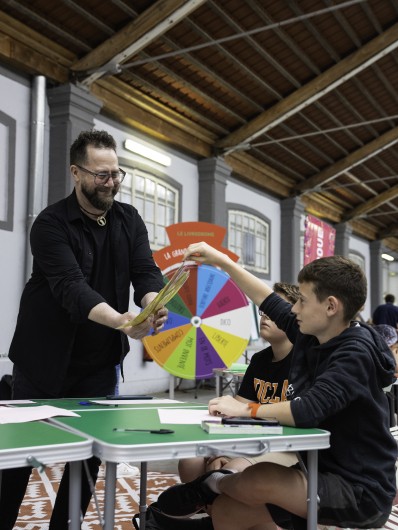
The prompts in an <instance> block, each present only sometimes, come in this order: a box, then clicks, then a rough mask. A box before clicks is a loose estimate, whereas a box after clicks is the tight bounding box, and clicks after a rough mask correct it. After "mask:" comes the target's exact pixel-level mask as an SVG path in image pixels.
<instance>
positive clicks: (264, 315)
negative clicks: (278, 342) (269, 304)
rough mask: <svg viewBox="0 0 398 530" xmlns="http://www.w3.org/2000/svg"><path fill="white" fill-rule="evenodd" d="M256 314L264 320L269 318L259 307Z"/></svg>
mask: <svg viewBox="0 0 398 530" xmlns="http://www.w3.org/2000/svg"><path fill="white" fill-rule="evenodd" d="M258 314H259V315H260V317H264V318H265V319H266V320H271V319H270V318H269V316H268V315H266V314H265V313H264V311H261V309H259V310H258Z"/></svg>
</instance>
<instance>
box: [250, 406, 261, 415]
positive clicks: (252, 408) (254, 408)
mask: <svg viewBox="0 0 398 530" xmlns="http://www.w3.org/2000/svg"><path fill="white" fill-rule="evenodd" d="M248 406H249V409H250V416H251V417H252V418H257V411H258V409H259V408H260V407H261V403H248Z"/></svg>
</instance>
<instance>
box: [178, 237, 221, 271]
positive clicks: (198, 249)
mask: <svg viewBox="0 0 398 530" xmlns="http://www.w3.org/2000/svg"><path fill="white" fill-rule="evenodd" d="M183 259H184V261H185V260H189V261H196V262H197V263H206V264H207V265H214V266H216V267H222V265H223V264H225V263H227V262H228V261H230V258H229V257H228V256H227V255H226V254H223V253H222V252H220V251H219V250H216V249H215V248H213V247H211V246H210V245H209V244H207V243H204V242H203V241H202V242H201V243H192V245H189V247H188V248H187V250H186V251H185V254H184V258H183Z"/></svg>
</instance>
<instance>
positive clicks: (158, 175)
mask: <svg viewBox="0 0 398 530" xmlns="http://www.w3.org/2000/svg"><path fill="white" fill-rule="evenodd" d="M119 165H120V167H121V168H122V169H124V170H125V171H126V172H127V173H130V174H132V179H134V173H135V174H137V173H138V175H139V176H140V177H143V178H144V179H146V178H148V179H152V180H154V181H155V182H156V183H157V184H161V185H163V186H164V187H165V188H166V189H167V188H169V189H172V191H173V192H175V193H176V195H177V198H176V202H175V209H176V213H175V216H174V219H175V220H174V223H179V222H181V210H182V185H181V184H180V183H179V182H177V181H176V180H175V179H173V178H172V177H170V176H169V175H166V174H165V173H163V172H161V171H157V170H156V169H154V168H153V167H148V166H147V165H145V164H140V163H137V162H136V161H132V160H129V159H127V158H119ZM121 188H123V183H122V185H121ZM133 191H134V190H133V188H131V201H130V202H129V203H128V204H131V205H132V206H134V207H135V208H137V206H136V205H135V204H134V201H133V198H134V195H133ZM117 200H120V198H119V199H117ZM155 204H156V197H155ZM137 210H138V212H139V213H140V211H139V209H138V208H137ZM140 215H141V213H140ZM143 220H144V223H145V225H147V223H146V221H145V219H144V217H143ZM174 223H170V224H174ZM157 226H158V225H157V222H156V215H155V223H154V241H153V242H152V241H151V240H150V241H149V244H150V247H151V250H153V251H156V250H160V249H162V248H164V247H165V246H167V245H168V244H169V239H168V236H167V232H166V233H165V238H164V240H165V243H164V244H163V243H159V244H157V243H156V239H157V236H156V231H157ZM167 226H170V225H167ZM164 228H166V226H164ZM148 236H149V234H148Z"/></svg>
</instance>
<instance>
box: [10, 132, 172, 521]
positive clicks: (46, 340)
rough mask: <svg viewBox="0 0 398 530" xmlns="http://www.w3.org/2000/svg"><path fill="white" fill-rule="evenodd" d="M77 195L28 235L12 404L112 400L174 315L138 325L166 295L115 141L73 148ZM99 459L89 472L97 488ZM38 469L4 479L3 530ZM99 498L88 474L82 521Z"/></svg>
mask: <svg viewBox="0 0 398 530" xmlns="http://www.w3.org/2000/svg"><path fill="white" fill-rule="evenodd" d="M70 163H71V165H70V172H71V176H72V177H73V179H74V183H75V186H74V190H73V192H72V194H71V195H70V196H69V197H67V198H66V199H63V200H61V201H59V202H57V203H56V204H53V205H50V206H48V207H47V208H45V209H44V210H43V211H42V212H41V213H40V214H39V216H38V217H37V219H36V221H35V222H34V224H33V226H32V230H31V234H30V243H31V249H32V254H33V271H32V276H31V278H30V279H29V281H28V283H27V284H26V286H25V289H24V291H23V293H22V298H21V303H20V309H19V315H18V319H17V325H16V329H15V333H14V337H13V340H12V343H11V346H10V352H9V356H10V359H11V360H12V361H13V363H14V369H13V378H12V397H13V399H25V398H28V399H39V398H45V399H47V398H60V397H64V398H70V397H98V396H104V395H107V394H113V393H114V390H115V385H116V381H117V379H116V378H117V375H116V366H117V365H119V364H120V363H122V361H123V358H124V357H125V355H126V354H127V352H128V351H129V342H128V337H130V338H132V339H142V338H143V337H144V336H145V335H147V334H148V333H149V331H150V329H151V327H152V328H153V332H154V333H157V332H158V330H159V329H160V328H161V327H162V326H163V324H164V322H165V320H166V319H167V310H166V309H165V308H162V309H160V310H159V311H158V312H157V314H156V315H154V316H153V317H149V318H148V319H147V320H146V321H144V322H142V323H141V324H139V325H137V326H134V327H127V328H125V329H123V330H121V331H119V330H117V328H118V327H119V326H121V325H122V324H125V323H126V322H128V321H130V320H132V319H134V318H135V317H136V316H137V315H136V314H135V313H133V312H130V311H128V306H129V295H130V286H131V285H132V286H133V287H134V302H135V303H136V305H138V306H141V307H145V306H146V305H148V304H149V303H150V302H151V300H153V298H154V297H155V296H156V294H157V292H158V291H159V290H160V289H161V288H162V287H163V279H162V275H161V272H160V270H159V269H158V267H157V266H156V265H155V262H154V260H153V257H152V252H151V249H150V247H149V241H148V234H147V230H146V227H145V225H144V222H143V220H142V219H141V217H140V216H139V214H138V212H137V210H136V209H135V208H134V207H133V206H131V205H128V204H123V203H120V202H116V201H115V200H114V197H115V195H116V193H117V192H118V191H119V188H120V185H121V182H122V181H123V178H124V176H125V172H124V171H123V170H122V169H120V168H119V164H118V158H117V155H116V143H115V140H114V139H113V138H112V136H110V135H109V134H108V133H107V132H105V131H94V130H93V131H86V132H82V133H81V134H80V135H79V136H78V138H77V139H76V140H75V141H74V142H73V144H72V146H71V149H70ZM99 464H100V461H99V459H97V458H91V459H90V460H89V461H88V467H89V470H90V474H91V476H92V479H93V482H94V483H95V481H96V478H97V475H98V468H99ZM30 473H31V468H22V469H11V470H7V471H3V480H2V483H1V487H2V489H1V497H0V530H11V529H12V528H13V526H14V524H15V521H16V519H17V517H18V511H19V506H20V504H21V502H22V500H23V497H24V495H25V491H26V487H27V484H28V481H29V476H30ZM68 488H69V467H68V466H66V468H65V472H64V475H63V478H62V480H61V483H60V487H59V491H58V495H57V498H56V502H55V506H54V510H53V514H52V517H51V521H50V530H63V529H65V530H66V529H67V528H68ZM90 498H91V492H90V487H89V483H88V480H87V478H86V477H85V476H84V473H83V474H82V500H81V509H82V512H83V514H84V513H85V512H86V509H87V506H88V504H89V501H90Z"/></svg>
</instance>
